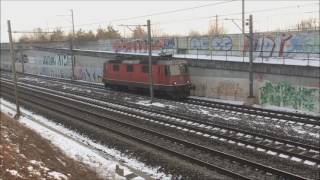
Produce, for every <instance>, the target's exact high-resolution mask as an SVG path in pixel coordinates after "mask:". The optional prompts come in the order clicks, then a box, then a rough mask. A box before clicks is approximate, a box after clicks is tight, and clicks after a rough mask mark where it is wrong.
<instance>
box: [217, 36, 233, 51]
mask: <svg viewBox="0 0 320 180" xmlns="http://www.w3.org/2000/svg"><path fill="white" fill-rule="evenodd" d="M212 48H213V49H214V50H224V51H229V50H231V49H232V39H231V37H229V36H224V37H214V38H213V39H212Z"/></svg>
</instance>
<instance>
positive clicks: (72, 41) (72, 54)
mask: <svg viewBox="0 0 320 180" xmlns="http://www.w3.org/2000/svg"><path fill="white" fill-rule="evenodd" d="M70 11H71V20H72V36H71V41H70V52H71V70H72V75H71V79H72V80H74V79H75V77H74V66H75V58H74V52H73V46H74V45H73V43H74V36H75V32H74V19H73V9H71V10H70Z"/></svg>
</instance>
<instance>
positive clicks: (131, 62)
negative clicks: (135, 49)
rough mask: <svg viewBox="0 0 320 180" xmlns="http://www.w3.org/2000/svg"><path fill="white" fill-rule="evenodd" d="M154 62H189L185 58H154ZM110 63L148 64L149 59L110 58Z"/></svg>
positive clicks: (167, 63) (166, 63) (168, 63)
mask: <svg viewBox="0 0 320 180" xmlns="http://www.w3.org/2000/svg"><path fill="white" fill-rule="evenodd" d="M151 62H152V64H165V65H171V64H186V63H187V62H186V61H184V60H172V59H170V60H168V59H157V58H152V61H151ZM108 63H110V64H148V63H149V60H148V59H115V60H109V61H108Z"/></svg>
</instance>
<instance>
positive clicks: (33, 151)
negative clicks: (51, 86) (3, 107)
mask: <svg viewBox="0 0 320 180" xmlns="http://www.w3.org/2000/svg"><path fill="white" fill-rule="evenodd" d="M0 150H1V154H0V161H1V163H0V166H1V169H0V177H1V178H2V179H28V180H29V179H31V180H32V179H55V178H54V177H53V176H52V175H50V174H51V173H52V172H54V171H55V172H59V173H61V176H60V179H66V178H67V179H74V180H81V179H90V180H94V179H101V178H99V177H98V175H97V174H96V172H95V171H93V170H91V169H89V168H88V167H86V166H85V165H84V164H82V163H80V162H78V161H75V160H73V159H71V158H69V157H67V156H66V155H65V154H63V153H62V152H61V151H60V150H59V149H58V148H56V147H54V146H53V145H52V144H51V143H50V142H49V141H48V140H46V139H44V138H42V137H41V136H40V135H38V134H37V133H35V132H34V131H32V130H31V129H29V128H27V127H25V126H23V125H21V124H20V123H19V122H17V121H15V120H13V119H11V118H9V117H8V116H6V115H5V114H3V113H1V144H0ZM10 170H13V171H10ZM15 171H16V172H17V173H15ZM14 174H15V175H14ZM1 178H0V179H1ZM56 179H59V178H56Z"/></svg>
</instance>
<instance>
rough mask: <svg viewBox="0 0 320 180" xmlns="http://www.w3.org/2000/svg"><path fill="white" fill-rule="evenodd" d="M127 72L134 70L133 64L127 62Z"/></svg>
mask: <svg viewBox="0 0 320 180" xmlns="http://www.w3.org/2000/svg"><path fill="white" fill-rule="evenodd" d="M127 72H133V65H132V64H127Z"/></svg>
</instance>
